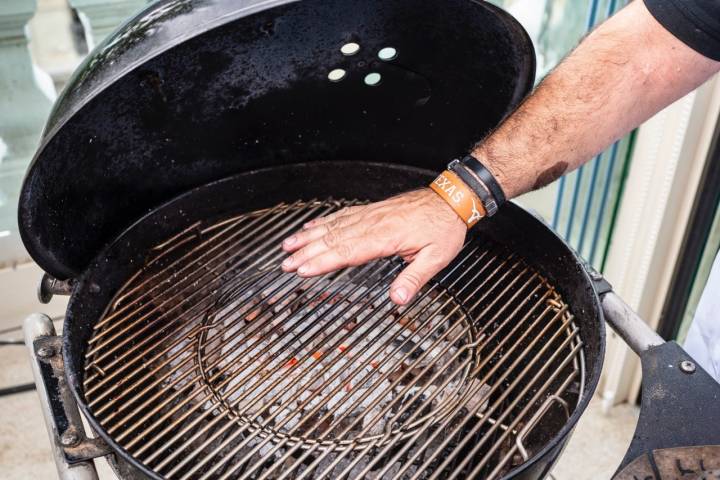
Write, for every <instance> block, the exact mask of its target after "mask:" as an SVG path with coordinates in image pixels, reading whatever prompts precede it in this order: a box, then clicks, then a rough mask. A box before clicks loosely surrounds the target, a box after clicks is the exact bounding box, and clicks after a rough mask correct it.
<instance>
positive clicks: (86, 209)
mask: <svg viewBox="0 0 720 480" xmlns="http://www.w3.org/2000/svg"><path fill="white" fill-rule="evenodd" d="M348 44H356V45H357V46H359V50H358V51H357V52H354V53H353V50H354V48H351V47H354V46H355V45H348ZM343 46H346V47H345V48H343ZM388 48H391V49H394V52H393V50H387V49H388ZM383 49H386V50H384V51H383V54H382V55H380V51H381V50H383ZM388 52H389V53H390V55H387V54H388ZM349 53H352V54H349ZM393 53H394V55H392V54H393ZM381 57H382V58H381ZM336 69H341V70H342V71H343V72H344V76H342V78H341V79H340V80H337V78H336V77H337V76H340V75H339V72H334V74H333V75H335V77H333V80H335V81H333V80H331V79H330V78H329V77H330V76H331V75H330V72H332V71H333V70H336ZM534 71H535V57H534V52H533V47H532V43H531V42H530V39H529V38H528V36H527V34H526V33H525V31H524V30H523V28H522V27H521V26H520V24H519V23H517V21H515V20H514V19H513V18H512V17H511V16H510V15H509V14H507V13H505V12H504V11H502V10H500V9H499V8H497V7H494V6H492V5H491V4H488V3H485V2H479V1H475V0H443V1H430V0H427V1H425V0H423V1H418V0H333V1H328V0H304V1H299V2H298V1H288V0H275V1H272V0H265V1H263V0H245V1H240V0H161V1H158V2H155V3H153V4H152V5H150V6H149V7H147V8H146V9H145V10H144V11H143V12H141V13H140V14H138V15H137V16H136V17H134V18H133V19H131V20H129V21H128V22H127V23H125V24H124V25H123V26H121V27H120V28H119V29H118V30H117V31H116V32H115V33H114V34H112V35H111V36H110V37H109V38H108V39H106V40H105V41H104V42H103V43H102V44H100V45H99V46H98V47H97V48H96V49H95V50H94V51H93V52H92V53H91V54H90V55H89V56H88V57H87V58H86V60H85V62H84V63H83V64H82V66H81V67H80V68H78V70H77V71H76V72H75V74H74V76H73V78H72V79H71V80H70V82H69V83H68V85H67V86H66V88H65V90H64V92H63V94H62V95H61V97H60V99H59V100H58V101H57V103H56V104H55V107H54V109H53V111H52V113H51V115H50V118H49V120H48V122H47V125H46V127H45V131H44V133H43V137H42V139H41V145H40V147H39V149H38V151H37V153H36V155H35V158H34V159H33V161H32V163H31V165H30V167H29V169H28V172H27V174H26V177H25V180H24V183H23V186H22V190H21V193H20V203H19V226H20V233H21V236H22V239H23V242H24V244H25V247H26V248H27V250H28V252H29V253H30V254H31V256H32V257H33V258H34V259H35V261H37V263H38V264H39V265H40V266H41V267H42V268H43V269H44V270H46V271H47V272H48V273H50V274H52V275H53V276H55V277H57V278H61V279H62V278H69V277H75V276H77V275H79V274H80V273H81V272H82V271H83V269H84V268H85V266H86V265H87V264H88V263H89V262H90V261H91V260H92V259H93V258H94V257H95V256H96V255H97V254H98V253H99V252H100V250H101V249H102V248H103V246H104V245H106V244H107V243H108V242H110V241H111V240H112V239H113V238H114V237H115V236H117V235H118V234H119V233H120V232H122V231H123V230H124V229H125V228H127V227H128V226H129V225H130V224H132V223H133V222H134V221H135V220H137V219H138V218H140V217H141V216H143V215H144V214H145V213H147V212H148V211H150V210H152V209H153V208H155V207H157V206H159V205H160V204H162V203H164V202H165V201H167V200H169V199H171V198H172V197H174V196H176V195H178V194H180V193H182V192H185V191H187V190H190V189H192V188H193V187H196V186H199V185H202V184H205V183H208V182H211V181H214V180H217V179H220V178H224V177H227V176H230V175H233V174H236V173H239V172H242V171H249V170H253V169H258V168H266V167H272V166H275V165H281V164H287V163H297V162H311V161H327V160H339V159H341V160H347V161H371V162H393V163H400V164H406V165H412V166H416V167H422V168H427V169H430V170H441V169H442V168H443V165H444V164H446V163H447V162H448V161H449V160H450V159H451V158H453V157H454V156H457V155H459V154H462V153H463V152H465V151H467V150H468V149H469V148H470V147H471V146H472V144H473V142H475V141H477V140H479V139H481V138H482V137H483V136H484V135H485V134H487V133H488V132H489V131H490V130H491V129H492V128H493V127H494V126H496V125H497V124H498V123H499V122H500V120H502V118H503V117H504V116H506V115H507V114H508V113H509V112H510V111H512V109H513V108H514V107H516V106H517V105H518V104H519V103H520V101H521V100H522V99H523V97H524V96H525V95H526V94H527V93H528V91H529V90H530V88H531V87H532V84H533V79H534ZM370 74H379V77H378V75H370ZM368 75H370V77H368ZM378 78H379V82H377V83H375V82H373V80H377V79H378ZM350 181H362V179H351V180H350ZM288 188H292V186H290V185H289V186H288Z"/></svg>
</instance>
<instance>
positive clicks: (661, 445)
mask: <svg viewBox="0 0 720 480" xmlns="http://www.w3.org/2000/svg"><path fill="white" fill-rule="evenodd" d="M641 360H642V372H643V388H642V409H641V410H640V418H639V419H638V424H637V427H636V429H635V435H634V436H633V441H632V443H631V445H630V448H629V449H628V451H627V453H626V455H625V458H624V459H623V461H622V464H621V465H620V470H622V469H623V468H624V467H626V466H627V465H629V464H630V463H631V462H632V461H633V460H635V459H637V458H639V457H643V456H647V455H648V454H651V453H652V451H653V450H660V449H668V448H675V447H687V446H696V445H720V430H719V429H718V428H717V426H718V425H720V384H719V383H717V382H716V381H715V380H714V379H713V378H712V377H711V376H710V375H708V374H707V372H705V371H704V370H703V369H702V368H701V367H700V366H699V365H697V363H695V361H694V360H693V359H692V357H690V355H688V354H687V353H686V352H685V351H684V350H683V349H682V348H680V346H679V345H678V344H677V343H675V342H668V343H666V344H664V345H661V346H658V347H653V348H651V349H649V350H647V351H646V352H645V353H643V355H642V356H641ZM683 361H690V362H693V364H694V365H695V370H694V372H693V373H686V372H684V371H683V370H682V369H681V368H680V364H681V362H683ZM657 478H665V477H660V475H658V476H657Z"/></svg>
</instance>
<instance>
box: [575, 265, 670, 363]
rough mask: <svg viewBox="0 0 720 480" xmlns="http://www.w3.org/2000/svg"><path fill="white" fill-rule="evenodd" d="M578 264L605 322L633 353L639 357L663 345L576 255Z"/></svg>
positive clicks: (596, 273) (660, 338)
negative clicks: (586, 274) (590, 286)
mask: <svg viewBox="0 0 720 480" xmlns="http://www.w3.org/2000/svg"><path fill="white" fill-rule="evenodd" d="M578 258H579V259H580V263H581V264H582V266H583V268H584V269H585V271H586V272H587V273H588V275H589V276H590V279H591V280H592V282H593V285H594V287H595V292H596V293H597V295H598V297H600V304H601V305H602V310H603V314H604V315H605V321H606V322H607V323H608V325H610V327H612V329H613V330H614V331H615V333H617V334H618V335H620V338H622V339H623V340H624V341H625V343H626V344H627V345H628V346H629V347H630V348H631V349H632V351H633V352H635V353H636V354H638V356H640V355H641V354H642V353H643V352H646V351H647V350H648V349H649V348H651V347H655V346H658V345H663V344H664V343H665V340H663V338H662V337H661V336H660V335H658V334H657V332H656V331H655V330H653V329H652V328H650V326H649V325H648V324H647V323H645V321H644V320H643V319H642V318H640V316H638V314H637V313H635V312H634V311H633V309H632V308H630V306H629V305H628V304H627V303H625V301H624V300H623V299H622V298H620V297H619V296H618V295H617V294H616V293H615V292H613V289H612V285H610V282H608V281H607V280H606V279H605V277H603V276H602V274H600V272H598V271H597V270H595V268H593V266H592V265H590V264H589V263H587V262H586V261H585V260H584V259H583V258H582V257H580V256H579V255H578Z"/></svg>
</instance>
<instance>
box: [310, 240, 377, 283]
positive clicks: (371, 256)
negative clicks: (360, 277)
mask: <svg viewBox="0 0 720 480" xmlns="http://www.w3.org/2000/svg"><path fill="white" fill-rule="evenodd" d="M384 256H386V255H385V251H384V249H383V244H382V243H381V242H378V241H368V239H367V238H362V237H356V238H352V239H349V240H345V241H343V242H342V243H341V244H339V245H337V246H336V247H335V248H332V249H328V250H327V251H325V252H323V253H321V254H319V255H316V256H314V257H313V258H311V259H309V260H307V261H306V262H304V263H303V264H302V265H300V266H299V267H298V269H297V273H298V275H300V276H301V277H314V276H316V275H323V274H325V273H329V272H334V271H335V270H340V269H341V268H345V267H353V266H356V265H362V264H364V263H367V262H369V261H371V260H375V259H376V258H381V257H384Z"/></svg>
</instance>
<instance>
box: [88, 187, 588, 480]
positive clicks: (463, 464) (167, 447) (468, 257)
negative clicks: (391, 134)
mask: <svg viewBox="0 0 720 480" xmlns="http://www.w3.org/2000/svg"><path fill="white" fill-rule="evenodd" d="M351 203H353V202H347V201H342V200H338V201H311V202H296V203H293V204H291V205H284V204H281V205H278V206H276V207H274V208H270V209H267V210H261V211H257V212H251V213H249V214H245V215H241V216H238V217H233V218H229V219H226V220H222V221H220V222H217V223H212V224H210V225H202V224H194V225H192V226H191V227H189V228H188V229H186V230H185V231H183V232H181V233H180V234H178V235H176V236H174V237H173V238H171V239H170V240H169V241H168V242H164V243H162V244H161V245H159V246H158V247H157V248H156V249H154V251H153V257H152V258H151V259H149V261H148V263H147V265H146V266H145V267H144V268H143V270H142V271H141V272H139V274H138V275H135V276H133V277H132V278H131V280H130V281H129V282H128V283H127V284H125V285H124V286H123V287H122V288H121V289H120V291H119V292H118V293H117V294H116V299H115V300H114V301H113V302H112V303H111V306H110V308H109V310H108V312H107V313H106V315H105V316H104V317H103V318H102V319H101V320H100V321H99V322H98V323H97V324H96V325H95V327H94V331H93V334H92V336H91V338H90V341H89V348H88V350H87V352H86V353H85V379H84V382H83V390H84V393H85V397H86V398H87V400H88V407H89V409H90V411H92V412H93V414H94V415H95V417H96V418H97V419H98V421H99V423H100V425H101V426H102V428H103V429H105V430H106V431H107V432H108V434H109V435H112V436H113V437H114V438H115V440H116V441H117V442H118V443H119V444H120V445H121V446H122V447H123V448H124V449H125V450H127V451H128V452H130V453H131V454H132V455H133V457H134V458H137V459H138V460H139V461H140V462H142V463H143V464H144V465H146V466H147V467H148V468H150V469H152V470H153V471H154V472H156V473H157V474H159V475H163V476H166V477H168V478H196V477H197V478H216V477H217V478H276V477H277V478H280V477H282V478H323V477H327V478H343V477H345V476H347V475H349V476H350V477H351V478H368V477H372V478H429V477H430V476H431V475H429V473H433V475H434V477H435V478H437V477H442V478H453V477H458V476H459V478H465V477H467V476H468V475H469V474H472V475H477V474H479V473H484V476H488V477H490V478H497V477H498V476H499V474H500V473H502V472H505V471H507V470H508V469H509V467H512V466H515V465H518V464H520V463H522V461H525V460H528V459H529V456H530V455H531V453H533V452H534V451H537V449H538V446H542V443H539V444H538V438H536V437H537V435H535V436H533V432H534V431H535V428H536V427H537V428H538V430H542V431H543V433H544V434H548V433H549V432H551V431H553V430H559V428H560V427H561V426H562V425H563V423H564V421H566V420H567V418H568V417H569V415H570V411H572V409H573V408H574V407H575V405H576V403H577V399H578V397H579V396H581V394H582V388H583V387H582V378H581V377H582V375H584V368H583V365H584V361H583V356H582V341H581V340H580V336H579V330H578V328H577V326H576V325H575V324H574V321H573V316H572V315H571V313H570V312H569V310H568V306H567V305H566V304H565V303H564V302H563V301H562V298H561V297H560V295H559V294H558V293H557V292H556V291H555V290H554V289H553V287H552V286H551V285H549V284H548V282H547V280H545V279H544V278H543V277H542V276H540V275H539V274H538V273H537V272H536V271H534V270H533V269H532V268H530V267H528V266H527V265H525V264H524V262H523V261H522V260H521V259H519V258H516V257H514V256H513V255H512V254H510V253H508V252H505V251H503V250H502V249H500V248H499V247H498V246H495V245H493V244H491V243H490V244H489V243H487V242H482V241H480V240H477V241H474V242H470V243H468V244H467V245H466V246H465V248H464V250H463V252H462V253H461V254H460V257H459V258H458V260H457V261H456V262H455V264H453V266H452V267H451V268H450V269H449V270H448V271H447V272H446V273H445V274H444V275H442V276H441V277H440V278H439V279H438V280H437V281H435V282H433V284H432V285H431V286H430V287H428V288H426V290H425V291H424V292H422V293H421V294H420V295H419V297H418V298H417V299H416V300H415V301H414V302H413V303H412V304H411V305H409V306H408V307H407V308H398V307H397V306H395V305H394V304H392V302H390V300H389V297H388V295H387V290H388V288H389V284H390V280H391V279H392V278H393V276H394V274H396V273H397V272H398V270H399V269H400V268H401V266H402V262H400V261H398V260H397V259H392V260H382V261H379V262H374V263H371V264H369V265H367V266H365V267H362V268H354V269H347V270H344V271H341V272H339V273H336V274H333V275H329V276H326V277H322V278H319V279H315V280H303V279H300V278H298V277H296V276H295V275H292V274H286V273H283V272H282V270H281V269H280V261H281V260H282V258H283V257H284V255H283V252H282V250H281V249H280V248H279V245H280V242H281V241H282V239H283V238H284V236H287V235H288V234H289V233H290V232H292V231H293V230H295V229H297V228H298V227H299V226H301V225H302V222H304V221H307V220H309V219H310V218H311V217H314V216H317V215H318V214H328V213H330V212H332V211H334V210H336V209H337V208H339V207H342V206H346V205H350V204H351ZM198 285H200V286H199V287H198ZM475 319H483V320H482V322H477V321H476V320H475ZM555 410H556V411H555ZM553 416H554V417H555V418H553ZM558 419H559V420H558ZM453 454H454V455H453ZM468 459H473V461H471V462H468V461H467V460H468Z"/></svg>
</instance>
